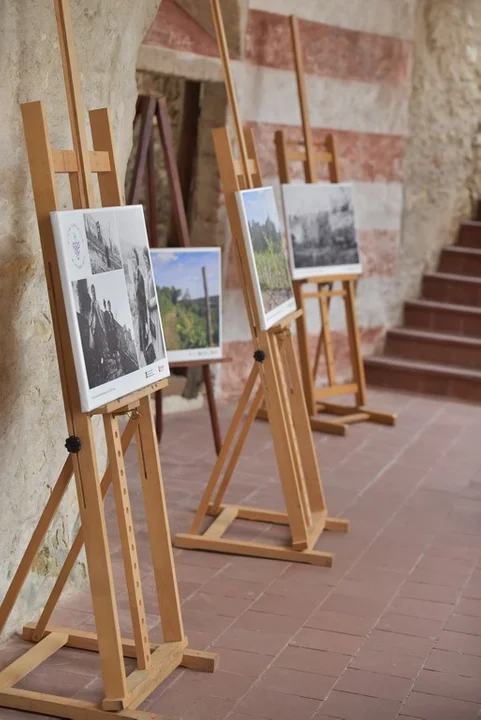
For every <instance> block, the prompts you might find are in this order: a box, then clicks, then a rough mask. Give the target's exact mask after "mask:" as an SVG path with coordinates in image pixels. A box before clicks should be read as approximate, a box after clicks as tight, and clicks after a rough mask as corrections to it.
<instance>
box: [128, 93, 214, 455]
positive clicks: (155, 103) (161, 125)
mask: <svg viewBox="0 0 481 720" xmlns="http://www.w3.org/2000/svg"><path fill="white" fill-rule="evenodd" d="M191 85H192V86H190V85H189V88H188V89H186V98H185V107H184V114H185V113H188V117H185V118H184V120H185V122H184V124H183V127H182V133H184V134H187V132H188V131H191V130H193V122H194V117H193V116H194V115H196V113H195V112H194V110H195V108H197V112H198V102H199V92H200V88H198V87H196V86H197V85H198V84H197V83H192V84H191ZM196 103H197V104H196ZM154 118H155V120H156V122H157V127H158V130H159V135H160V142H161V145H162V151H163V153H164V159H165V165H166V169H167V178H168V182H169V187H170V195H171V199H172V218H173V222H174V229H175V233H174V236H175V238H176V240H177V244H178V245H179V246H180V247H191V242H190V235H189V227H188V223H187V214H186V208H185V201H184V198H185V195H186V193H187V188H188V187H190V183H191V181H192V175H191V171H192V167H191V165H189V162H188V158H187V157H184V155H183V154H182V153H180V156H179V163H180V168H181V171H182V176H181V175H180V173H179V168H178V163H177V160H176V157H175V150H174V140H173V136H172V128H171V124H170V119H169V113H168V110H167V104H166V102H165V99H164V98H159V99H158V98H155V97H153V96H150V95H149V96H140V97H139V99H138V101H137V114H136V118H135V120H134V124H135V123H136V122H137V121H138V120H139V119H140V122H141V126H140V139H139V145H138V148H137V155H136V160H135V168H134V174H133V178H132V183H131V188H130V192H129V198H130V200H131V202H132V203H135V202H137V201H138V199H139V197H140V188H141V186H142V181H143V177H144V173H145V169H146V165H147V170H148V175H147V182H148V197H149V226H150V227H151V228H152V230H151V236H154V232H155V242H154V243H152V246H153V247H158V237H157V219H156V207H155V188H154V186H153V183H154V177H155V168H154V167H153V155H149V152H152V151H151V150H150V148H152V146H153V127H154V124H153V120H154ZM195 126H196V127H197V124H196V123H195ZM147 157H149V158H150V162H148V163H147ZM154 228H155V230H154ZM226 361H227V358H220V359H219V360H209V364H202V373H203V379H204V385H205V391H206V397H207V404H208V408H209V414H210V421H211V427H212V435H213V439H214V447H215V450H216V453H217V455H218V454H219V453H220V449H221V446H222V437H221V433H220V426H219V418H218V414H217V405H216V401H215V394H214V385H213V382H212V374H211V370H210V364H213V363H219V362H226ZM196 365H199V362H198V361H192V362H181V363H171V364H170V366H171V367H182V368H188V367H194V366H196ZM155 423H156V431H157V439H158V441H159V442H160V439H161V437H162V426H163V420H162V394H161V393H160V392H159V393H157V396H156V414H155Z"/></svg>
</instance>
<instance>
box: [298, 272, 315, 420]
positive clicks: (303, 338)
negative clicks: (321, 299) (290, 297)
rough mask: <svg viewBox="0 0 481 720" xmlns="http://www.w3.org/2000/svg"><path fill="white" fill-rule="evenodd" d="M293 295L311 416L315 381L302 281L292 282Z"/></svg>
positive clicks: (306, 393) (300, 353) (310, 415)
mask: <svg viewBox="0 0 481 720" xmlns="http://www.w3.org/2000/svg"><path fill="white" fill-rule="evenodd" d="M294 296H295V298H296V305H297V307H298V308H299V309H300V310H302V315H301V317H299V318H298V319H297V320H296V329H297V342H298V344H299V357H300V361H301V373H302V385H303V388H304V396H305V398H306V404H307V412H308V415H309V417H312V415H314V413H315V412H316V398H315V389H314V388H315V383H314V379H313V377H312V375H313V372H312V367H311V362H310V351H309V337H308V333H307V319H306V305H305V300H304V293H303V290H302V283H300V282H295V283H294Z"/></svg>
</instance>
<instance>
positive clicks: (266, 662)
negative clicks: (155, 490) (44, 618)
mask: <svg viewBox="0 0 481 720" xmlns="http://www.w3.org/2000/svg"><path fill="white" fill-rule="evenodd" d="M370 405H372V406H373V407H379V408H382V409H392V410H397V411H398V412H399V423H398V426H397V427H396V428H383V427H381V426H376V425H368V424H366V425H362V426H361V425H358V426H355V427H353V428H352V429H351V431H350V433H349V436H348V437H347V438H335V437H328V436H321V435H319V436H317V437H316V445H317V449H318V456H319V461H320V466H321V470H322V476H323V482H324V487H325V491H326V496H327V501H328V505H329V510H330V513H331V515H333V514H337V515H340V516H344V517H347V518H349V520H350V521H351V530H350V532H349V534H348V535H345V536H342V535H337V534H331V535H325V536H323V537H322V538H321V540H320V542H319V544H318V547H319V548H325V549H329V550H332V551H334V552H335V560H334V565H333V567H332V568H331V569H325V568H316V567H309V566H306V565H293V564H287V563H281V562H275V561H267V560H257V559H249V558H240V557H239V558H235V557H229V556H221V555H215V554H207V553H197V552H194V551H191V552H189V551H178V550H176V551H175V557H176V567H177V575H178V579H179V588H180V593H181V596H182V602H183V617H184V622H185V626H186V630H187V633H188V636H189V639H190V645H191V647H193V648H214V649H215V650H217V651H218V652H219V654H220V669H219V670H218V671H217V673H215V674H214V675H211V676H209V675H203V674H196V673H193V672H190V671H180V670H179V671H176V672H175V673H174V675H173V676H171V678H169V680H168V681H167V682H166V683H164V685H163V686H162V687H160V688H158V689H157V690H156V691H155V692H154V694H153V695H152V696H151V697H150V698H149V701H148V702H147V703H146V704H145V706H144V707H145V708H146V709H147V708H149V709H152V710H153V711H156V712H158V713H163V714H164V715H165V716H166V717H181V718H184V719H185V720H222V719H223V718H226V720H249V718H251V719H252V718H268V719H272V720H311V719H312V720H314V719H315V720H329V719H331V720H332V719H333V718H344V720H391V719H392V718H396V717H399V718H404V720H409V718H411V719H414V718H418V719H421V720H474V719H475V718H477V717H478V710H479V708H480V707H481V473H480V469H481V432H480V423H479V418H480V414H481V409H480V408H479V407H473V406H468V405H463V404H459V403H448V402H445V401H443V400H436V399H427V398H423V397H416V396H408V395H401V394H394V393H387V392H375V391H371V392H370ZM231 412H232V407H229V406H226V407H223V408H221V415H222V421H223V425H224V426H225V425H226V422H227V420H228V417H229V415H230V413H231ZM165 424H166V432H165V438H164V442H163V445H162V464H163V470H164V477H165V484H166V491H167V499H168V506H169V515H170V522H171V528H172V530H173V531H177V530H186V529H187V528H188V526H189V523H190V521H191V519H192V514H193V512H194V510H195V508H196V504H197V501H198V498H199V496H200V493H201V491H202V489H203V487H204V484H205V482H206V481H207V478H208V475H209V471H210V469H211V467H212V463H213V460H214V455H213V451H212V446H211V439H210V431H209V426H208V420H207V415H206V414H205V413H204V412H201V413H195V414H194V413H193V414H190V415H186V416H175V417H173V416H171V417H167V418H166V423H165ZM134 458H135V455H134V454H132V455H130V456H129V463H130V465H132V463H133V460H134ZM131 487H132V504H133V509H134V514H135V515H138V514H139V511H140V509H141V497H140V489H139V484H138V480H137V479H136V478H135V477H134V476H133V475H132V478H131ZM230 498H231V499H232V500H233V501H234V502H243V503H249V504H258V505H260V506H265V507H269V508H277V507H279V508H281V507H282V498H281V493H280V489H279V484H278V482H277V479H276V469H275V465H274V461H273V457H272V455H271V452H270V441H269V434H268V429H267V426H266V425H264V424H262V423H259V424H258V425H257V426H256V428H255V432H254V433H253V434H252V436H251V437H250V438H249V441H248V447H247V450H246V453H245V455H244V458H243V460H242V463H241V466H240V469H239V472H238V473H237V475H236V476H235V477H234V481H233V486H232V490H231V493H230ZM108 525H109V531H111V537H112V548H113V551H114V554H113V557H114V571H115V573H116V575H117V577H118V586H119V588H118V591H119V607H120V621H121V624H122V627H123V629H124V632H126V631H128V627H129V616H128V611H127V608H128V605H127V596H126V592H125V590H124V589H123V586H124V583H123V582H122V569H121V560H120V551H119V541H118V538H117V536H116V535H115V531H114V530H115V518H114V513H113V506H112V502H111V501H110V500H109V501H108ZM234 527H235V530H234V531H233V532H232V533H231V534H233V535H237V536H240V537H245V538H249V539H253V538H255V537H264V538H271V539H272V540H273V541H279V542H280V541H282V539H283V538H284V537H285V536H284V530H283V529H282V528H279V527H269V526H266V525H264V526H258V525H252V524H249V523H247V522H243V521H238V522H237V523H236V524H235V526H234ZM137 530H138V532H137V537H138V542H139V552H140V555H141V560H142V563H143V572H144V583H145V588H146V591H147V592H146V598H145V600H146V607H147V611H148V613H149V615H148V620H149V623H150V625H151V627H152V628H153V638H154V639H160V638H161V631H160V627H159V625H158V623H157V617H156V615H155V601H154V584H153V577H152V573H151V572H150V570H149V553H148V550H147V547H146V531H145V524H144V522H143V519H142V518H141V517H139V521H138V523H137ZM55 619H56V621H57V623H58V624H62V623H65V624H66V623H70V624H71V623H73V624H74V625H76V626H78V627H82V628H85V629H90V628H92V627H93V617H92V615H91V606H90V600H89V597H88V593H87V592H84V593H82V594H80V595H77V596H75V597H72V598H69V599H67V600H65V601H64V602H63V603H62V606H61V607H60V608H59V611H58V613H57V615H56V618H55ZM22 647H23V644H22V642H21V641H19V640H15V641H13V642H12V643H11V644H10V645H9V646H8V647H7V648H5V649H3V652H0V664H1V665H2V666H3V665H5V664H6V663H7V662H8V661H10V660H11V659H13V658H15V657H16V656H17V655H18V654H19V652H20V650H21V649H22ZM129 667H130V666H129ZM23 685H24V686H25V687H27V688H29V689H38V690H45V691H48V692H57V693H60V694H63V695H71V694H73V695H75V696H76V697H79V698H85V699H100V697H101V682H100V679H99V665H98V660H97V658H96V656H95V655H93V654H89V653H79V652H76V651H74V650H64V651H61V652H60V653H58V655H56V656H55V658H54V659H51V660H50V661H49V662H48V663H46V664H44V665H43V666H41V668H40V669H38V670H37V671H36V672H35V673H33V674H32V675H31V676H29V677H28V678H27V679H26V680H25V681H24V683H23ZM23 717H25V718H32V717H34V716H32V715H25V716H23V715H21V714H18V713H11V712H10V711H7V710H1V709H0V718H1V719H2V720H6V719H7V718H9V719H10V718H12V719H15V718H16V719H17V720H20V718H23ZM35 717H36V716H35Z"/></svg>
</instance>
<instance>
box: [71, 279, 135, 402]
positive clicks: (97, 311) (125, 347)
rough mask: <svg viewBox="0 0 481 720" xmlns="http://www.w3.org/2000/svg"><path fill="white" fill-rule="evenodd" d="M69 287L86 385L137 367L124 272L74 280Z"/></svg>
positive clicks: (119, 375)
mask: <svg viewBox="0 0 481 720" xmlns="http://www.w3.org/2000/svg"><path fill="white" fill-rule="evenodd" d="M72 289H73V293H74V298H75V309H76V312H77V322H78V327H79V332H80V339H81V342H82V351H83V355H84V359H85V367H86V370H87V379H88V384H89V388H95V387H98V386H99V385H104V384H105V383H108V382H110V381H111V380H116V379H117V378H120V377H123V376H124V375H128V374H129V373H132V372H135V371H136V370H138V369H139V359H138V356H137V349H136V346H135V342H134V329H133V327H132V316H131V314H130V308H129V303H128V300H127V297H126V292H125V280H124V275H123V272H122V271H121V270H118V271H117V272H112V273H105V274H102V275H100V276H97V277H95V278H93V279H92V280H91V281H90V282H89V281H88V280H87V279H86V278H84V279H83V280H74V281H73V282H72Z"/></svg>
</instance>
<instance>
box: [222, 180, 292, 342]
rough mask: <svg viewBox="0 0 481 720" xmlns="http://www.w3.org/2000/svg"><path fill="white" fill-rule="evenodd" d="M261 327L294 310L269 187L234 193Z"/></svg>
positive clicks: (283, 246) (282, 246)
mask: <svg viewBox="0 0 481 720" xmlns="http://www.w3.org/2000/svg"><path fill="white" fill-rule="evenodd" d="M236 199H237V205H238V208H239V214H240V218H241V223H242V229H243V235H244V242H245V246H246V250H247V256H248V259H249V266H250V270H251V275H252V279H253V284H254V290H255V293H256V300H257V308H258V312H259V320H260V323H261V330H268V329H269V328H270V327H272V326H273V325H276V323H278V322H280V321H281V320H282V319H283V318H285V317H286V316H287V315H289V314H290V313H292V312H294V311H295V310H296V302H295V299H294V292H293V288H292V282H291V276H290V272H289V263H288V258H287V252H286V247H285V243H284V238H283V233H282V226H281V221H280V218H279V213H278V210H277V204H276V198H275V195H274V190H273V188H272V187H265V188H256V189H254V190H242V191H240V192H237V193H236Z"/></svg>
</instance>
